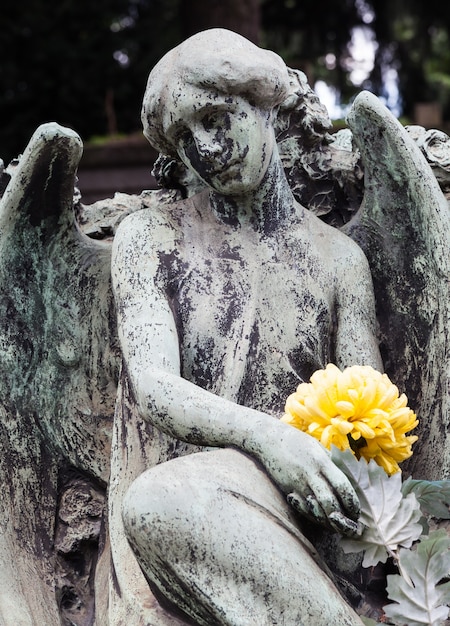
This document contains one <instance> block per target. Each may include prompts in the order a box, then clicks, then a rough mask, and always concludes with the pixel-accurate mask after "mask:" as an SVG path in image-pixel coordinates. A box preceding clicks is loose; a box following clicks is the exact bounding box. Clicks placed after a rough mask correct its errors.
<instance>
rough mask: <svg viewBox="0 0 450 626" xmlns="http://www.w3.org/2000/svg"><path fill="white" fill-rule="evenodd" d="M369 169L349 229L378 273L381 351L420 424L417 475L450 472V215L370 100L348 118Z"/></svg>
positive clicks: (395, 126) (397, 127) (405, 142)
mask: <svg viewBox="0 0 450 626" xmlns="http://www.w3.org/2000/svg"><path fill="white" fill-rule="evenodd" d="M348 124H349V126H350V128H351V129H352V131H353V135H354V137H355V140H356V143H357V145H358V147H359V149H360V151H361V155H362V159H363V163H364V168H365V195H364V200H363V203H362V206H361V208H360V210H359V212H358V213H357V215H356V216H355V217H354V218H353V219H352V220H351V221H350V222H349V223H348V224H347V225H346V227H345V230H346V232H347V234H349V235H350V236H351V237H352V238H353V239H354V240H356V241H357V243H359V245H360V246H361V247H362V249H363V250H364V252H365V254H366V256H367V258H368V260H369V264H370V267H371V271H372V276H373V281H374V289H375V297H376V304H377V317H378V321H379V326H380V339H381V344H380V348H381V352H382V357H383V361H384V364H385V368H386V371H387V373H388V374H389V376H390V377H391V378H392V380H393V381H394V382H396V384H397V385H398V386H399V388H400V390H401V391H405V392H406V393H407V395H408V398H409V401H410V406H412V408H414V409H415V410H416V412H417V414H418V418H419V420H420V426H419V429H418V434H419V441H418V442H417V443H416V444H415V447H414V449H415V452H414V456H413V458H412V459H411V461H410V462H409V463H410V465H409V469H411V470H413V471H414V472H415V474H416V476H417V477H418V478H429V479H438V478H447V477H448V474H449V470H450V412H449V365H450V363H449V349H450V325H449V297H448V296H449V274H450V256H449V251H450V213H449V208H448V205H447V201H446V199H445V197H444V195H443V193H442V192H441V190H440V188H439V185H438V183H437V181H436V178H435V176H434V175H433V173H432V171H431V168H430V166H429V165H428V163H427V162H426V160H425V158H424V156H423V155H422V154H421V152H420V150H419V149H418V147H417V145H416V144H415V142H414V140H413V139H411V137H410V136H409V135H408V133H407V131H406V130H405V129H404V128H403V127H402V126H401V124H400V123H399V122H398V121H397V120H396V119H395V118H394V116H393V115H392V114H391V113H390V112H389V111H388V110H387V109H386V107H384V105H383V104H382V103H381V102H380V101H379V99H378V98H376V97H375V96H373V95H372V94H370V93H368V92H363V93H362V94H360V95H359V96H358V97H357V98H356V100H355V102H354V104H353V107H352V110H351V112H350V114H349V117H348Z"/></svg>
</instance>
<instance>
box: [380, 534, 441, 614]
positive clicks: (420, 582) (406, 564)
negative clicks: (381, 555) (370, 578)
mask: <svg viewBox="0 0 450 626" xmlns="http://www.w3.org/2000/svg"><path fill="white" fill-rule="evenodd" d="M449 548H450V539H449V538H448V537H447V534H446V532H445V531H444V530H439V531H437V532H434V533H431V534H430V536H429V537H428V538H426V539H424V540H422V541H421V542H420V543H419V544H418V545H417V550H414V551H412V550H403V549H402V550H400V552H399V561H400V566H401V570H402V571H403V572H405V574H406V575H407V576H408V577H409V578H410V580H411V584H409V583H408V582H406V580H405V578H403V577H402V576H398V575H391V576H387V581H388V585H387V591H388V597H389V599H390V600H393V604H388V605H387V606H385V607H384V612H385V614H386V616H387V617H389V618H390V619H393V620H394V622H395V623H396V624H398V625H399V626H404V625H407V626H424V625H425V626H439V625H441V624H443V623H444V621H445V620H446V619H447V617H448V614H449V608H448V607H447V606H445V605H446V604H448V603H449V602H450V582H446V583H441V584H439V583H440V581H441V580H442V579H444V578H445V577H447V576H448V573H449V571H450V552H449Z"/></svg>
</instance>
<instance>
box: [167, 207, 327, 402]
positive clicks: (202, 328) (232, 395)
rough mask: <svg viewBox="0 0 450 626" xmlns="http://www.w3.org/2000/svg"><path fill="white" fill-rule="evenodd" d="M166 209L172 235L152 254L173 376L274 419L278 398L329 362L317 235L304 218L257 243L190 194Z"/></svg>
mask: <svg viewBox="0 0 450 626" xmlns="http://www.w3.org/2000/svg"><path fill="white" fill-rule="evenodd" d="M165 211H167V208H166V209H165ZM169 211H170V213H169V214H168V215H167V213H165V215H166V217H169V220H170V222H171V227H172V228H171V232H173V233H174V238H173V240H172V241H171V242H170V241H168V242H166V244H165V247H164V248H165V249H164V250H163V251H162V252H160V261H161V263H162V268H163V269H162V270H161V272H160V276H159V277H158V279H159V280H160V281H161V287H162V288H163V289H164V290H165V292H166V294H167V297H168V299H169V302H170V304H171V308H172V311H173V313H174V317H175V320H176V324H177V329H178V334H179V342H180V355H181V375H182V376H183V377H184V378H186V379H188V380H191V381H192V382H194V383H196V384H197V385H199V386H201V387H203V388H205V389H208V390H209V391H212V392H213V393H215V394H217V395H220V396H221V397H225V398H228V399H230V400H233V401H236V402H238V403H239V404H243V405H247V406H252V407H253V408H257V409H261V410H264V411H266V412H272V413H273V414H280V413H281V412H282V411H283V407H284V402H285V399H286V397H287V395H288V394H289V393H292V392H293V391H294V390H295V388H296V386H297V385H298V384H299V383H300V382H302V381H305V380H308V379H309V377H310V376H311V374H312V373H313V372H314V371H315V370H316V369H319V368H321V367H324V366H325V365H326V364H327V363H328V362H330V361H333V360H334V353H333V327H334V312H335V291H336V290H335V284H336V277H335V275H334V271H333V267H332V266H333V264H332V263H331V264H330V258H329V255H328V251H327V243H328V242H327V238H326V236H325V235H324V233H325V232H326V231H325V230H324V231H323V232H322V229H323V226H322V225H321V223H317V222H313V227H312V228H311V222H310V216H309V214H308V215H306V216H303V217H300V216H298V217H297V218H295V219H294V220H293V223H292V224H290V227H289V230H287V231H286V232H283V231H278V232H277V233H275V234H272V235H271V236H270V237H261V236H260V235H259V234H258V233H256V232H255V231H254V230H253V229H251V228H249V229H244V228H239V229H236V228H233V227H229V226H227V225H224V224H223V223H222V222H220V221H219V220H217V219H216V218H215V217H214V215H213V214H212V212H211V210H210V209H209V207H208V206H207V203H205V202H204V201H203V200H199V199H198V198H197V199H196V200H194V201H193V202H192V201H186V202H184V203H182V204H178V205H175V206H174V207H171V208H170V209H169ZM314 219H315V218H314Z"/></svg>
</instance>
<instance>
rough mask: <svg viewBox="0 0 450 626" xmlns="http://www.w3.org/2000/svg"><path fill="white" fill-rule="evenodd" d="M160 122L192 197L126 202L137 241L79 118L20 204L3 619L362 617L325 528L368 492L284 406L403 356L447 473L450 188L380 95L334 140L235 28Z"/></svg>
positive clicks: (155, 120)
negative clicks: (79, 182) (449, 196)
mask: <svg viewBox="0 0 450 626" xmlns="http://www.w3.org/2000/svg"><path fill="white" fill-rule="evenodd" d="M142 120H143V125H144V134H145V135H146V137H147V138H148V139H149V141H150V142H151V143H152V145H153V146H154V147H155V148H157V149H158V150H159V151H160V152H161V154H162V155H164V156H163V157H162V158H161V159H160V161H159V163H160V165H159V167H160V170H161V172H162V173H163V174H164V176H166V177H167V175H168V172H169V174H170V175H171V176H174V175H175V176H177V177H178V178H182V179H183V181H184V183H185V185H186V193H185V194H184V197H182V196H181V195H180V193H179V192H178V191H176V192H173V193H169V194H165V195H161V194H158V192H155V194H154V195H149V194H148V192H147V194H146V195H145V196H144V195H143V196H142V198H141V199H136V198H130V199H129V200H124V198H123V196H122V197H121V198H120V202H125V204H127V203H128V207H129V211H128V212H129V213H130V214H129V215H128V216H127V217H125V219H122V217H123V214H122V215H121V217H120V219H118V221H120V225H119V226H118V227H117V229H116V227H115V226H114V228H112V231H114V233H115V236H114V241H113V243H112V245H111V242H108V241H105V242H101V241H100V242H99V241H94V240H93V239H92V238H90V237H88V236H86V234H85V233H84V232H83V228H82V225H83V219H84V217H83V216H86V215H88V214H89V207H83V206H82V205H80V204H79V203H77V207H76V208H77V218H75V216H74V212H73V199H72V192H73V184H74V177H75V172H76V167H77V164H78V161H79V158H80V154H81V142H80V140H79V138H78V136H77V135H76V133H74V132H73V131H69V130H68V129H62V128H61V127H59V126H57V125H56V124H50V125H45V126H43V127H41V128H40V129H39V130H38V131H37V133H36V135H35V136H34V137H33V139H32V141H31V142H30V145H29V147H28V148H27V150H26V151H25V153H24V155H23V156H22V158H21V160H20V162H19V165H18V166H17V167H16V168H15V171H14V173H12V178H11V182H10V183H9V185H8V188H7V189H6V191H5V194H4V196H3V199H2V201H1V205H0V258H1V261H0V279H1V283H0V290H1V294H2V297H1V299H0V304H1V306H2V307H3V309H2V310H3V313H4V315H3V319H4V320H8V324H6V323H5V324H4V326H3V328H2V330H1V334H0V345H1V350H0V367H1V371H2V377H0V392H1V393H0V397H1V406H0V410H1V416H2V417H1V421H0V450H1V455H0V471H1V472H2V477H3V482H4V484H5V485H7V486H8V488H7V489H5V494H4V498H3V499H2V503H1V504H0V622H1V623H2V624H3V623H4V624H5V626H13V625H14V626H34V625H35V624H36V625H37V624H39V625H40V624H46V625H47V626H58V624H61V623H63V624H76V626H92V625H96V626H106V625H109V626H125V625H127V626H169V625H172V626H183V625H187V624H197V625H207V626H213V625H219V624H222V625H233V626H234V625H236V626H237V625H241V624H242V625H245V626H249V625H254V626H264V625H266V624H267V625H269V624H277V625H279V626H281V625H283V624H284V625H286V626H290V625H292V626H293V625H294V624H295V625H296V626H300V625H302V624H304V625H306V624H314V625H315V626H320V625H323V626H325V625H326V626H329V624H339V625H342V626H344V625H358V624H359V625H361V624H362V621H361V619H360V617H359V616H358V615H357V613H356V612H355V610H354V608H352V606H351V604H350V601H349V597H348V595H347V596H346V597H344V594H343V591H342V585H340V583H341V582H342V581H340V580H339V577H338V576H337V575H336V572H335V571H334V562H333V558H332V555H331V554H327V553H326V552H324V551H323V550H318V547H319V546H318V542H316V539H317V538H318V536H319V534H320V532H319V530H318V529H319V528H320V527H321V528H323V529H324V532H325V533H326V532H330V533H333V532H336V531H338V532H339V533H340V534H344V535H349V536H351V535H352V534H354V532H355V530H356V522H357V519H358V514H359V503H358V500H357V497H356V494H355V492H354V490H353V488H352V486H351V485H350V483H349V482H348V480H347V478H346V477H345V476H344V475H343V474H342V473H341V472H340V470H339V469H338V468H337V466H335V465H334V463H332V461H331V459H330V457H329V455H328V453H327V451H326V450H325V449H324V448H322V447H321V445H320V444H319V443H318V442H317V441H316V440H314V439H313V438H311V437H310V436H309V435H307V434H305V433H302V432H300V431H299V430H296V429H294V428H292V427H290V426H289V425H287V424H285V423H283V422H282V421H280V420H279V419H277V418H279V417H280V416H281V415H282V413H283V409H284V404H285V401H286V398H287V396H288V395H289V394H290V393H291V392H292V391H294V390H295V388H296V387H297V385H298V384H299V383H300V382H302V381H308V380H309V377H310V376H311V375H312V373H313V372H314V371H315V370H317V369H320V368H323V367H324V366H325V365H326V364H327V363H335V364H336V365H338V366H339V367H345V366H348V365H355V364H357V365H371V366H373V367H374V368H376V369H378V370H382V369H383V365H384V368H385V370H386V371H387V372H388V373H389V375H390V377H391V378H392V379H393V380H394V382H396V383H397V384H398V385H399V386H401V387H402V389H404V390H405V391H406V392H407V393H408V396H409V398H410V404H411V405H412V406H414V408H415V410H416V412H417V413H418V414H419V416H420V420H421V421H420V425H421V426H420V429H421V430H420V432H419V441H418V443H417V444H416V445H417V448H416V452H415V454H414V455H413V457H412V460H411V462H410V465H409V470H410V471H414V473H415V475H418V473H421V477H423V478H446V477H447V474H448V466H449V462H450V461H449V458H450V456H449V454H448V447H449V443H448V432H449V430H450V429H449V418H448V410H447V402H448V399H447V398H448V371H449V368H448V363H447V362H448V356H447V354H448V350H447V334H448V332H449V331H448V328H449V324H448V313H447V306H448V305H447V301H448V298H447V290H448V269H447V267H448V262H447V260H446V259H447V250H448V242H447V238H448V237H449V233H450V229H449V224H447V221H448V220H449V213H448V207H447V203H446V199H445V197H444V195H443V194H442V192H441V190H440V189H439V186H438V184H437V182H436V179H435V177H434V175H433V173H432V171H431V169H430V167H429V165H428V164H427V162H426V160H425V157H424V156H423V155H422V154H421V153H420V150H419V148H418V147H417V145H416V144H415V141H414V138H413V137H412V136H411V133H410V134H408V132H407V131H406V130H405V129H403V128H402V127H401V126H400V125H399V124H398V122H397V121H396V120H394V118H393V117H392V116H391V115H390V113H389V112H388V111H387V110H386V109H385V108H384V107H383V105H381V103H380V102H379V101H378V100H377V99H376V98H375V97H373V96H371V95H370V94H367V93H363V94H361V95H360V96H359V97H358V98H357V99H356V101H355V103H354V106H353V109H352V112H351V114H350V116H349V125H350V127H351V130H352V135H349V134H348V133H346V134H345V136H344V137H343V136H342V135H341V136H340V137H332V136H331V135H330V134H329V133H328V130H329V121H328V118H327V116H326V114H325V113H324V110H323V108H322V107H321V105H320V103H319V102H318V101H317V98H315V97H314V96H313V94H312V91H311V89H310V88H309V87H308V85H307V83H306V81H305V78H304V75H303V74H301V73H300V72H297V71H293V70H289V69H288V68H287V67H286V65H285V64H284V62H283V61H282V60H281V58H280V57H278V56H277V55H276V54H274V53H272V52H269V51H267V50H263V49H260V48H258V47H257V46H255V45H253V44H252V43H250V42H249V41H247V40H246V39H244V38H243V37H241V36H239V35H237V34H235V33H233V32H230V31H226V30H223V29H212V30H209V31H205V32H202V33H199V34H197V35H194V36H193V37H191V38H190V39H188V40H187V41H185V42H184V43H182V44H180V45H179V46H178V47H177V48H175V49H173V50H171V51H170V52H169V53H168V54H166V55H165V56H164V57H163V58H162V59H161V61H160V62H159V63H158V64H157V65H156V67H155V68H154V69H153V70H152V72H151V74H150V77H149V80H148V85H147V89H146V92H145V96H144V103H143V109H142ZM363 169H364V180H363V175H362V172H363ZM363 192H364V199H363V200H362V194H363ZM299 200H300V201H299ZM361 200H362V203H361ZM114 202H115V203H116V204H117V203H118V200H117V199H113V200H112V201H111V203H109V204H110V205H111V204H112V205H114ZM360 204H361V206H360ZM303 205H305V206H303ZM359 207H360V208H359ZM116 208H117V207H114V211H116ZM314 213H316V214H317V215H320V217H322V219H319V217H317V215H315V214H314ZM114 214H115V215H116V214H117V213H114ZM80 216H81V219H80ZM114 219H115V218H114ZM325 222H328V224H327V223H325ZM80 224H81V227H80ZM342 231H344V232H342ZM110 280H112V283H111V282H110ZM111 285H112V288H111ZM113 299H114V303H113ZM119 368H120V372H119ZM114 404H115V410H114V408H113V405H114ZM430 450H431V452H430ZM80 485H81V487H80ZM106 489H107V500H108V508H107V511H106V514H105V518H104V520H103V524H102V527H101V528H100V521H99V520H100V517H101V511H102V502H103V500H102V498H103V497H104V494H105V492H106ZM80 511H81V512H83V511H84V512H85V513H86V514H85V516H84V517H83V516H82V515H80ZM88 522H89V523H88ZM96 524H97V526H95V525H96ZM94 526H95V528H94ZM80 529H82V530H80ZM71 533H72V534H71ZM99 535H100V541H99V539H98V537H99ZM95 542H97V543H95ZM98 542H99V543H98ZM316 543H317V545H316ZM94 544H95V545H98V551H97V552H96V551H95V550H94V551H92V550H93V549H92V546H93V545H94ZM87 546H89V548H88V547H87ZM89 550H91V553H90V554H91V557H90V558H89V559H87V558H86V557H85V555H86V553H87V552H88V551H89ZM77 551H78V552H77ZM55 553H57V554H55ZM64 554H66V556H67V558H66V560H65V561H64V558H63V557H64ZM80 554H83V555H84V557H83V559H80V556H79V555H80ZM75 555H77V556H75ZM70 560H72V564H75V567H72V569H77V573H78V579H77V580H78V582H77V583H76V584H72V583H71V582H70V580H71V579H70V576H69V569H68V568H67V567H66V566H67V562H68V561H70ZM12 563H14V567H12ZM63 565H64V567H66V569H64V568H63ZM69 579H70V580H69ZM77 585H78V586H77ZM82 589H85V591H84V592H83V591H82ZM83 593H84V595H83Z"/></svg>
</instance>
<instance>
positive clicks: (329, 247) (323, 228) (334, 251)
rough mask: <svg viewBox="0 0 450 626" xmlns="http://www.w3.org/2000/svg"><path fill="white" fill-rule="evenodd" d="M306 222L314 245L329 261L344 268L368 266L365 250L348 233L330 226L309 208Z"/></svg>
mask: <svg viewBox="0 0 450 626" xmlns="http://www.w3.org/2000/svg"><path fill="white" fill-rule="evenodd" d="M304 223H305V226H306V229H307V232H308V234H309V237H310V239H311V241H312V242H313V245H314V246H315V247H316V248H317V249H318V250H320V251H321V252H322V254H323V255H325V257H326V259H327V261H328V262H330V263H336V264H337V266H338V267H342V269H348V267H349V266H350V267H355V266H359V267H363V268H364V269H366V268H368V263H367V259H366V256H365V254H364V252H363V251H362V250H361V248H360V247H359V246H358V244H357V243H356V242H355V241H353V240H352V239H350V237H348V235H346V234H344V233H342V232H341V231H340V230H338V229H337V228H334V227H333V226H329V225H328V224H326V223H325V222H323V221H322V220H320V219H319V218H318V217H317V216H315V215H314V214H312V213H311V212H310V211H308V210H305V216H304Z"/></svg>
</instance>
